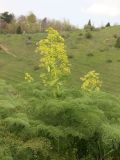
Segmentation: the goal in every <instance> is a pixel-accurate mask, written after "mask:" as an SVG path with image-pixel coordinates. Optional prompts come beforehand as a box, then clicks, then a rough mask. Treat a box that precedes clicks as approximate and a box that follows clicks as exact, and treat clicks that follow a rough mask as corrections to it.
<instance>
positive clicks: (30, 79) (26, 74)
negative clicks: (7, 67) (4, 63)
mask: <svg viewBox="0 0 120 160" xmlns="http://www.w3.org/2000/svg"><path fill="white" fill-rule="evenodd" d="M25 80H26V81H27V82H29V83H30V82H32V81H33V78H32V76H31V75H30V74H29V73H25Z"/></svg>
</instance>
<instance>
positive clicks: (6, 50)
mask: <svg viewBox="0 0 120 160" xmlns="http://www.w3.org/2000/svg"><path fill="white" fill-rule="evenodd" d="M0 50H3V51H4V52H5V53H6V54H9V55H11V56H13V57H17V56H16V55H14V54H13V53H11V52H10V51H9V50H8V48H7V47H5V46H4V45H2V44H0Z"/></svg>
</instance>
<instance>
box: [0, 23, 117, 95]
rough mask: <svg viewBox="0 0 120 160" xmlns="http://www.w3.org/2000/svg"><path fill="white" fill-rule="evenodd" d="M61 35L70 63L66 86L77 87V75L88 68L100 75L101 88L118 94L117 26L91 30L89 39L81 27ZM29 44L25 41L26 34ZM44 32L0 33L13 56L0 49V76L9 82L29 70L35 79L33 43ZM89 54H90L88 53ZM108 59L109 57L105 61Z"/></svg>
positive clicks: (35, 58)
mask: <svg viewBox="0 0 120 160" xmlns="http://www.w3.org/2000/svg"><path fill="white" fill-rule="evenodd" d="M61 34H62V35H63V36H64V37H65V43H66V46H67V51H68V55H72V58H69V60H70V63H71V76H70V77H69V78H68V83H67V84H66V85H67V87H74V88H78V89H79V88H80V83H81V82H80V77H81V76H83V75H84V74H86V73H87V72H88V71H90V70H96V72H99V73H100V74H101V79H102V81H103V87H102V90H103V91H106V92H110V93H113V94H117V95H119V94H120V83H119V82H120V75H119V69H120V62H119V60H120V49H119V48H115V47H114V46H115V43H116V39H115V38H114V35H118V36H119V35H120V26H114V27H108V28H104V29H101V30H97V31H92V32H91V34H92V38H91V39H87V38H86V37H85V31H84V30H78V31H73V32H65V33H61ZM29 36H30V37H31V41H32V44H26V43H27V41H28V37H29ZM45 36H46V34H44V33H38V34H31V35H30V34H29V35H27V34H25V35H7V34H6V35H0V43H1V44H2V45H5V46H7V48H8V50H9V51H10V52H11V53H13V54H14V55H16V58H15V57H12V56H10V55H8V54H6V53H5V52H4V51H2V50H0V73H1V75H0V77H1V78H2V79H5V80H6V81H7V82H9V83H11V84H12V85H14V86H15V85H16V84H19V83H21V82H22V81H24V73H25V72H29V73H30V74H31V75H32V76H34V77H35V79H36V80H37V81H38V80H39V74H40V69H39V70H36V71H35V69H34V68H35V67H36V66H37V65H38V64H39V55H38V54H37V53H35V49H36V43H37V42H38V41H39V40H40V39H42V38H44V37H45ZM88 54H93V55H94V56H88ZM108 60H112V62H111V63H108Z"/></svg>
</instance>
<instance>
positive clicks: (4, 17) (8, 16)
mask: <svg viewBox="0 0 120 160" xmlns="http://www.w3.org/2000/svg"><path fill="white" fill-rule="evenodd" d="M0 19H2V20H4V21H5V22H7V23H11V22H12V20H13V19H14V14H11V13H9V12H4V13H1V14H0Z"/></svg>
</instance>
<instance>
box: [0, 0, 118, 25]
mask: <svg viewBox="0 0 120 160" xmlns="http://www.w3.org/2000/svg"><path fill="white" fill-rule="evenodd" d="M4 11H9V12H13V13H14V14H15V15H17V16H19V15H21V14H28V13H29V12H30V11H32V12H33V13H35V14H36V15H37V17H39V18H44V17H48V18H54V19H60V20H62V19H64V18H65V19H69V20H70V22H71V23H73V24H75V25H79V26H83V25H84V24H85V23H87V21H88V20H89V19H91V20H92V22H93V24H95V25H96V26H98V25H102V24H106V23H107V22H108V21H109V22H111V23H112V24H116V23H117V24H120V0H0V13H1V12H4Z"/></svg>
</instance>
